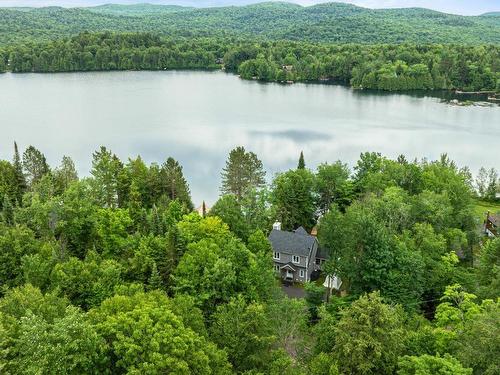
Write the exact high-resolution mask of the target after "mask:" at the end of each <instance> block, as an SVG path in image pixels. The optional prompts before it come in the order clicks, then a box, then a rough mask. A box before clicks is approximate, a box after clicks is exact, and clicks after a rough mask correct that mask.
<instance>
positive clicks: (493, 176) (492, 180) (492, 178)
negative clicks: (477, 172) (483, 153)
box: [485, 168, 498, 201]
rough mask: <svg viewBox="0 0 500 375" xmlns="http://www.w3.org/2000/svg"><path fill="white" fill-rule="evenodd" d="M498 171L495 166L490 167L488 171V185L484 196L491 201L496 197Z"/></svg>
mask: <svg viewBox="0 0 500 375" xmlns="http://www.w3.org/2000/svg"><path fill="white" fill-rule="evenodd" d="M497 181H498V172H497V171H496V170H495V168H491V169H490V170H489V171H488V185H487V186H486V191H485V198H486V199H488V200H490V201H492V200H495V198H496V193H497V186H498V182H497Z"/></svg>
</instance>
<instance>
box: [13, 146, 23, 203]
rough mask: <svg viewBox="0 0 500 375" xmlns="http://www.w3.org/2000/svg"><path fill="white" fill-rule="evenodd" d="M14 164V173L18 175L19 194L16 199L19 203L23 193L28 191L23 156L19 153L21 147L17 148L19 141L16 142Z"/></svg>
mask: <svg viewBox="0 0 500 375" xmlns="http://www.w3.org/2000/svg"><path fill="white" fill-rule="evenodd" d="M12 165H13V167H14V173H15V175H16V185H17V189H16V190H17V195H16V201H17V203H18V204H20V203H21V200H22V198H23V194H24V193H25V191H26V177H25V176H24V172H23V162H22V160H21V156H20V155H19V149H18V148H17V143H16V142H14V158H13V162H12Z"/></svg>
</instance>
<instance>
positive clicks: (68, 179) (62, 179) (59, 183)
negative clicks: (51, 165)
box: [54, 155, 78, 193]
mask: <svg viewBox="0 0 500 375" xmlns="http://www.w3.org/2000/svg"><path fill="white" fill-rule="evenodd" d="M75 181H78V173H77V172H76V168H75V163H74V162H73V160H72V159H71V158H70V157H69V156H66V155H65V156H63V158H62V161H61V165H60V166H59V167H58V168H56V169H55V170H54V182H55V185H56V189H57V192H58V193H62V192H64V191H65V190H66V189H67V188H68V186H69V185H70V184H71V183H72V182H75Z"/></svg>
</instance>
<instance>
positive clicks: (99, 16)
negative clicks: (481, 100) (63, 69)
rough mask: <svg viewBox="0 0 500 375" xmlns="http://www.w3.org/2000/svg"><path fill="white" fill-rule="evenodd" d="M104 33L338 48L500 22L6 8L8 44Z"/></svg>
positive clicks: (251, 10)
mask: <svg viewBox="0 0 500 375" xmlns="http://www.w3.org/2000/svg"><path fill="white" fill-rule="evenodd" d="M104 30H112V31H135V32H137V31H148V32H160V33H162V34H165V35H177V36H193V35H195V36H221V35H235V36H246V37H248V36H253V37H255V36H259V37H262V38H269V39H289V40H307V41H313V42H337V43H351V42H353V43H402V42H416V43H471V44H480V43H495V44H497V43H500V18H499V17H491V16H479V17H466V16H458V15H450V14H445V13H440V12H436V11H431V10H427V9H419V8H408V9H385V10H380V9H379V10H373V9H367V8H360V7H356V6H353V5H349V4H340V3H326V4H320V5H315V6H310V7H302V6H299V5H296V4H289V3H261V4H256V5H249V6H243V7H221V8H203V9H201V8H182V7H172V6H159V5H131V6H116V5H111V6H109V5H108V6H101V7H94V8H72V9H65V8H57V7H48V8H32V9H29V8H28V9H26V8H23V9H12V8H11V9H8V8H0V44H7V43H11V42H14V41H18V40H20V39H30V38H36V39H39V40H47V39H55V38H60V37H62V36H70V35H74V34H77V33H79V32H82V31H104Z"/></svg>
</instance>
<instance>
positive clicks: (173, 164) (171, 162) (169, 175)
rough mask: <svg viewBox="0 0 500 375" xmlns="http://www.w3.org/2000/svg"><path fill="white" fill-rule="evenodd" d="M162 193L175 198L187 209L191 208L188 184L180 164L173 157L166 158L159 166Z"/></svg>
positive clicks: (172, 198)
mask: <svg viewBox="0 0 500 375" xmlns="http://www.w3.org/2000/svg"><path fill="white" fill-rule="evenodd" d="M160 174H161V179H162V186H163V190H164V191H163V193H164V194H165V195H166V196H167V197H169V198H170V199H171V200H175V199H177V200H178V201H180V202H181V203H184V204H185V205H186V207H187V208H188V209H189V210H192V209H193V207H194V206H193V202H192V200H191V192H190V191H189V185H188V183H187V181H186V179H185V178H184V174H183V173H182V166H181V165H180V164H179V162H177V161H176V160H175V159H174V158H171V157H170V158H168V159H167V161H166V162H165V163H163V165H162V166H161V172H160Z"/></svg>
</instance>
